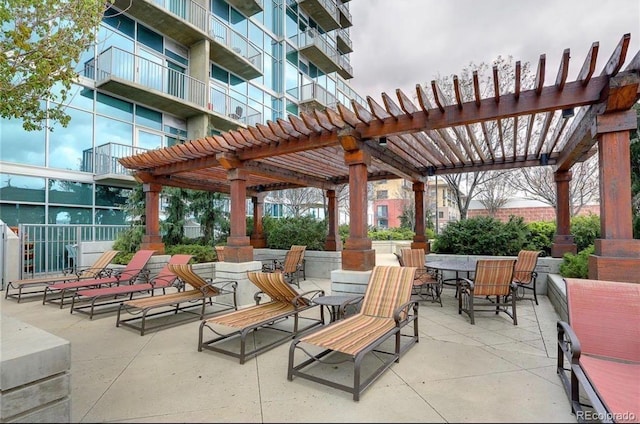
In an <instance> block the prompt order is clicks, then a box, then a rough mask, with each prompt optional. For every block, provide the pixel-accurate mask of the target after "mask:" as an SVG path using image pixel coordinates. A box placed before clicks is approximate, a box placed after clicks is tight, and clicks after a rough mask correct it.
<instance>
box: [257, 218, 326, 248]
mask: <svg viewBox="0 0 640 424" xmlns="http://www.w3.org/2000/svg"><path fill="white" fill-rule="evenodd" d="M263 227H264V235H265V238H266V241H267V247H268V248H270V249H286V250H288V249H289V248H291V245H292V244H297V245H302V246H307V250H324V243H325V241H326V239H327V224H326V222H325V221H318V220H316V219H315V218H313V217H310V216H302V217H286V218H272V217H268V216H265V217H264V219H263Z"/></svg>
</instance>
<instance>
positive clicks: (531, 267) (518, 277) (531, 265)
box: [513, 250, 542, 305]
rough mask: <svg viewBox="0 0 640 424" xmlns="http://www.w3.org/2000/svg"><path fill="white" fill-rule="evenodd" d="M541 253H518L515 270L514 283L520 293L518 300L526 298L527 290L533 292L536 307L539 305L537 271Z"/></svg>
mask: <svg viewBox="0 0 640 424" xmlns="http://www.w3.org/2000/svg"><path fill="white" fill-rule="evenodd" d="M541 253H542V252H541V251H539V250H521V251H520V252H518V259H517V260H516V265H515V268H514V270H513V281H514V282H515V283H516V284H517V285H518V291H517V292H516V294H517V298H518V300H522V299H524V298H525V297H524V292H525V290H532V291H533V299H534V300H535V301H536V305H537V304H538V294H537V293H536V278H537V277H538V273H537V272H536V271H535V269H536V265H537V264H538V257H539V256H540V254H541Z"/></svg>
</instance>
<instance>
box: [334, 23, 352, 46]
mask: <svg viewBox="0 0 640 424" xmlns="http://www.w3.org/2000/svg"><path fill="white" fill-rule="evenodd" d="M338 37H340V38H341V39H342V41H344V43H345V44H346V45H347V46H349V49H351V50H353V42H352V41H351V38H349V33H348V32H347V31H345V30H344V29H342V28H339V29H337V30H336V38H338Z"/></svg>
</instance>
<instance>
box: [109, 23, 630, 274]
mask: <svg viewBox="0 0 640 424" xmlns="http://www.w3.org/2000/svg"><path fill="white" fill-rule="evenodd" d="M629 42H630V34H625V35H624V36H623V37H622V39H621V40H620V42H619V44H618V45H617V47H616V48H615V50H614V52H613V53H612V54H611V56H610V59H609V60H608V61H607V63H606V65H605V66H604V69H602V70H601V72H600V73H599V74H597V73H596V69H595V67H596V59H597V55H598V50H599V44H598V43H597V42H595V43H593V45H592V46H591V49H590V50H589V53H588V54H587V57H586V58H585V60H584V62H583V64H582V67H581V69H580V72H579V73H578V75H577V77H576V78H575V80H573V81H568V80H567V77H568V69H569V62H570V54H569V50H568V49H566V50H565V51H564V52H563V54H562V59H561V61H560V66H559V69H558V71H557V76H556V79H555V83H553V84H552V85H544V81H545V72H546V69H545V63H546V57H545V55H544V54H543V55H541V56H540V59H539V61H538V64H537V72H536V76H535V83H534V85H533V87H531V88H529V87H527V89H524V88H523V87H521V84H522V81H521V66H520V63H519V62H517V63H516V66H515V76H514V78H513V80H512V81H511V82H510V84H509V86H507V87H505V86H501V85H500V82H499V81H500V75H499V71H498V68H497V67H494V68H493V92H492V96H489V97H485V98H483V97H482V96H481V88H480V81H479V77H478V74H477V73H475V72H474V73H473V77H472V81H466V82H467V83H470V84H471V86H472V87H473V90H472V91H473V95H472V96H470V97H471V98H464V96H463V90H462V85H461V84H462V82H461V81H459V80H458V78H457V77H456V76H454V77H453V88H454V97H455V98H447V96H446V95H445V94H444V93H443V92H442V90H441V89H440V87H439V86H438V85H437V83H436V82H435V81H433V82H432V83H431V90H430V91H431V93H428V92H427V91H425V89H423V88H422V86H420V85H417V86H416V93H415V97H414V100H412V99H411V98H410V97H409V95H407V94H406V93H404V92H403V91H402V90H399V89H398V90H396V98H393V97H392V96H389V95H388V94H386V93H382V103H380V102H376V100H374V99H373V98H371V97H367V103H368V105H367V106H368V107H367V106H365V105H362V104H359V103H357V102H355V101H353V102H352V110H351V109H348V108H347V107H345V106H343V105H342V104H338V106H337V108H336V109H335V110H334V109H330V108H327V109H325V110H323V111H320V110H314V111H312V112H303V113H301V114H300V117H297V116H293V115H289V116H288V117H287V119H278V120H276V122H272V121H269V122H267V124H266V125H262V124H258V125H255V126H249V127H248V128H239V129H237V130H232V131H228V132H226V133H223V134H221V135H216V136H211V137H204V138H200V139H197V140H191V141H189V142H186V143H184V144H180V145H175V146H172V147H167V148H163V149H158V150H153V151H148V152H145V153H142V154H138V155H135V156H130V157H126V158H122V159H120V163H121V164H122V165H123V166H125V167H126V168H128V169H130V170H132V171H133V174H134V176H135V178H136V179H137V180H138V181H140V182H142V183H143V187H144V191H145V193H146V224H145V225H146V234H145V237H144V243H143V244H144V247H145V248H154V249H157V250H160V251H163V249H164V246H163V245H162V239H161V236H160V232H159V195H160V191H161V189H162V186H165V185H166V186H173V187H182V188H190V189H196V190H206V191H215V192H222V193H228V194H229V195H230V198H231V234H230V237H229V238H228V240H227V246H226V248H225V261H229V262H238V263H239V262H247V261H251V260H253V248H254V247H256V248H258V247H264V246H265V243H264V236H263V233H262V222H261V218H262V202H263V199H264V193H265V192H267V191H273V190H281V189H286V188H299V187H317V188H320V189H322V190H325V191H326V193H327V198H328V218H329V225H328V236H327V244H326V246H325V248H326V250H341V251H342V268H343V269H344V270H354V271H368V270H371V269H372V268H373V266H374V265H375V254H374V251H373V250H372V244H371V240H370V239H369V238H368V236H367V215H366V214H367V181H373V180H380V179H392V178H404V179H407V180H409V181H411V182H412V183H413V191H414V194H415V196H414V197H415V216H416V224H415V225H416V227H415V232H416V235H415V237H414V240H413V243H412V246H414V247H423V248H426V249H427V250H428V243H427V240H425V235H424V230H425V219H424V217H425V211H424V203H425V202H424V192H425V182H426V180H427V178H428V177H429V176H433V175H445V174H451V173H465V172H473V171H487V170H498V169H512V168H522V167H533V166H552V167H553V170H554V175H555V181H556V185H557V209H556V222H557V230H556V235H555V238H554V243H553V249H552V256H554V257H561V256H562V255H563V254H564V253H565V252H573V253H575V252H576V245H575V243H574V240H573V237H572V236H571V235H570V205H569V182H570V181H571V168H572V166H573V165H574V164H576V163H577V162H580V161H584V160H585V159H587V158H589V157H590V156H592V155H594V154H595V153H596V152H597V154H598V159H599V171H600V220H601V233H602V238H601V239H599V240H596V244H595V255H593V256H592V257H591V258H590V260H589V277H590V278H597V279H605V280H619V281H635V282H640V240H634V239H633V232H632V206H631V183H630V174H631V171H630V152H629V145H630V141H629V134H630V130H632V129H635V128H636V127H637V118H636V113H635V111H634V110H633V109H632V107H633V105H634V104H635V103H636V102H637V101H638V99H639V98H640V52H637V53H636V54H635V55H634V57H633V58H632V59H631V61H630V62H629V63H628V64H627V65H626V67H625V68H624V69H623V65H624V63H625V59H626V57H627V50H628V46H629ZM468 97H469V96H468ZM574 108H578V112H577V113H575V115H573V116H570V115H571V114H570V113H569V112H570V111H572V110H573V109H574ZM518 121H520V124H519V123H518ZM524 122H526V125H525V124H524ZM536 122H538V124H536ZM540 123H541V124H540ZM523 125H524V128H526V130H525V131H514V130H513V129H514V128H519V127H523ZM489 128H491V131H495V130H496V129H497V134H498V136H497V137H494V136H492V135H490V134H489ZM341 184H348V185H349V209H350V227H349V236H348V238H347V240H346V243H345V245H344V247H343V246H342V245H341V242H340V237H339V235H338V225H337V201H336V188H337V187H338V186H339V185H341ZM247 197H251V198H252V201H253V204H254V219H255V221H254V222H255V225H254V232H253V234H252V235H251V237H247V236H246V221H245V215H246V206H245V199H246V198H247Z"/></svg>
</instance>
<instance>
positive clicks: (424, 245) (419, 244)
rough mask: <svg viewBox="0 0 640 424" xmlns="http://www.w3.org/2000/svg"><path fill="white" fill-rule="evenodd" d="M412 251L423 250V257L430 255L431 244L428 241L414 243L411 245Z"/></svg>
mask: <svg viewBox="0 0 640 424" xmlns="http://www.w3.org/2000/svg"><path fill="white" fill-rule="evenodd" d="M411 248H412V249H424V253H425V255H428V254H429V253H431V243H429V242H428V241H414V242H412V243H411Z"/></svg>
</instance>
